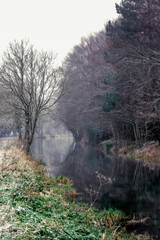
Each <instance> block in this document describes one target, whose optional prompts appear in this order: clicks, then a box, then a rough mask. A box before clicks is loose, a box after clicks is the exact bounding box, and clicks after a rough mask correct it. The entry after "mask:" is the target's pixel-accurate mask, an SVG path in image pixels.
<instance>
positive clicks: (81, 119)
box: [0, 0, 160, 152]
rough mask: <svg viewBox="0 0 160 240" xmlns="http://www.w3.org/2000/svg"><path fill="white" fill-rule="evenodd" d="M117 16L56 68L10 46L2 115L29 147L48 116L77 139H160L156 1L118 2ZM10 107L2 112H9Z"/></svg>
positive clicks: (0, 70) (47, 57)
mask: <svg viewBox="0 0 160 240" xmlns="http://www.w3.org/2000/svg"><path fill="white" fill-rule="evenodd" d="M116 10H117V13H118V17H117V19H116V20H114V21H109V22H108V23H107V24H106V26H105V29H104V30H102V31H100V32H98V33H96V34H92V35H90V36H89V37H86V38H82V39H81V42H80V44H79V45H76V46H75V47H74V48H73V50H72V51H71V52H70V53H69V54H68V55H67V56H66V58H65V60H64V62H63V64H62V66H61V67H56V66H55V65H54V61H55V56H54V55H53V54H51V53H46V52H39V51H37V50H36V49H35V48H34V47H33V46H32V45H31V44H30V43H29V42H28V41H25V40H22V41H20V42H18V41H14V42H13V43H10V45H9V47H8V49H7V51H6V52H5V53H4V57H3V61H2V64H1V67H0V84H1V88H0V90H1V92H0V94H1V99H3V101H2V102H3V103H4V104H1V109H0V110H1V112H4V111H5V110H4V109H7V112H8V113H12V115H13V117H14V119H15V123H16V125H17V130H18V132H19V138H22V136H21V127H22V126H23V127H24V129H25V131H24V135H23V142H24V146H25V149H26V151H27V152H29V150H30V146H31V143H32V141H33V136H34V133H35V129H36V126H37V121H38V119H39V117H40V116H41V115H43V114H47V113H48V112H49V111H51V112H52V111H53V109H54V112H55V107H54V108H53V106H54V105H55V103H57V104H56V114H57V115H58V118H59V119H60V120H61V121H62V122H63V123H64V124H65V126H66V127H67V128H68V129H69V130H70V131H71V132H72V134H73V136H74V138H75V140H76V141H81V140H85V141H86V140H87V141H90V142H96V143H97V142H100V141H103V140H106V139H114V141H116V142H117V143H119V144H121V143H123V142H125V143H127V144H130V143H134V144H136V145H137V146H139V147H142V146H143V144H144V143H145V142H146V141H148V140H158V141H159V142H160V74H159V65H160V44H159V42H160V27H159V26H160V15H159V10H160V2H159V1H158V0H154V1H153V0H122V1H121V3H120V4H116ZM6 104H7V108H6Z"/></svg>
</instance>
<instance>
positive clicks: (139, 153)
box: [119, 141, 160, 167]
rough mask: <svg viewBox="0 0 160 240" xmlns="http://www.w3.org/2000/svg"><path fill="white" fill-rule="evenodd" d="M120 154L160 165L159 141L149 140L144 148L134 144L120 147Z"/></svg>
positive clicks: (154, 165) (152, 164)
mask: <svg viewBox="0 0 160 240" xmlns="http://www.w3.org/2000/svg"><path fill="white" fill-rule="evenodd" d="M119 155H120V156H122V157H123V158H128V159H134V160H137V161H143V162H144V163H146V164H148V165H149V166H151V167H156V166H157V167H160V145H159V142H154V141H153V142H148V143H146V144H145V145H144V147H142V148H136V147H135V146H134V145H128V146H127V145H126V146H124V147H121V148H120V149H119Z"/></svg>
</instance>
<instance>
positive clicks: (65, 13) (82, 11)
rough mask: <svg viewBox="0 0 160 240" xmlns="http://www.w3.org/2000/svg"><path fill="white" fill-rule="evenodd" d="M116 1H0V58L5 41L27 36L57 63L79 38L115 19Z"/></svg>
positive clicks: (5, 44)
mask: <svg viewBox="0 0 160 240" xmlns="http://www.w3.org/2000/svg"><path fill="white" fill-rule="evenodd" d="M115 2H117V3H118V2H120V0H0V57H1V56H2V53H3V51H4V50H5V49H6V46H7V45H8V43H9V42H11V41H13V40H15V39H16V40H21V39H24V38H26V39H29V40H30V42H31V43H33V44H34V45H35V47H36V48H38V49H39V50H41V49H43V50H47V51H54V52H56V53H57V54H58V61H59V62H60V61H61V60H62V59H63V58H64V57H65V55H66V54H67V52H69V51H70V50H71V49H72V48H73V46H74V45H75V44H78V43H79V42H80V39H81V37H83V36H88V35H89V34H90V33H94V32H97V31H99V30H101V29H103V27H104V24H105V23H106V22H107V20H109V19H113V18H116V10H115Z"/></svg>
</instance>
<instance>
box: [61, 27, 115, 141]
mask: <svg viewBox="0 0 160 240" xmlns="http://www.w3.org/2000/svg"><path fill="white" fill-rule="evenodd" d="M107 44H108V43H107V42H106V37H105V32H104V31H101V32H99V33H97V34H94V35H91V36H89V37H88V38H82V40H81V43H80V44H79V45H77V46H75V47H74V49H73V51H72V52H71V53H69V54H68V56H67V57H66V59H65V62H64V65H63V67H64V73H67V72H70V74H71V79H70V85H69V88H68V92H67V93H66V95H65V97H64V98H63V99H62V101H61V102H60V103H59V104H58V111H59V115H60V118H61V119H62V121H63V122H64V123H65V125H66V126H67V127H68V129H69V130H70V131H71V132H72V133H73V135H74V137H75V139H76V140H81V139H88V130H89V132H91V128H95V129H92V133H93V132H94V133H98V134H97V135H98V136H102V134H99V133H102V132H103V131H104V130H105V129H106V128H108V124H107V121H106V118H105V115H106V114H105V112H104V111H103V109H102V105H103V95H104V94H105V93H106V88H107V84H106V83H105V77H106V75H107V74H108V72H109V71H111V69H110V66H109V65H106V62H105V60H104V50H105V49H106V46H107ZM103 136H104V135H103Z"/></svg>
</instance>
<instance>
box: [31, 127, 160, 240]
mask: <svg viewBox="0 0 160 240" xmlns="http://www.w3.org/2000/svg"><path fill="white" fill-rule="evenodd" d="M32 153H33V154H34V155H35V156H36V157H37V158H39V159H41V160H43V161H44V162H45V163H46V169H47V171H48V172H49V173H50V174H51V175H53V176H60V175H64V176H67V177H69V178H70V179H72V180H73V182H74V185H75V187H76V189H77V192H78V198H79V199H84V200H85V201H87V202H90V203H93V202H94V201H95V205H96V206H98V207H101V208H104V207H105V208H108V207H113V208H117V209H121V210H123V211H124V212H126V214H127V215H129V216H131V217H135V219H143V218H146V217H147V222H146V223H145V224H138V225H136V226H135V228H136V229H138V231H139V232H145V231H147V232H149V233H151V234H158V235H159V238H158V239H160V170H159V168H158V167H154V168H151V167H149V166H147V165H145V164H144V163H142V162H137V161H133V160H124V159H122V158H120V157H116V156H113V155H108V156H105V155H104V153H103V152H102V151H100V150H99V149H98V148H96V147H93V146H89V145H87V144H75V143H74V140H73V137H72V135H71V134H70V133H68V132H66V131H62V132H61V134H55V136H54V135H52V136H49V135H47V136H45V137H41V138H36V139H35V141H34V144H33V145H32ZM155 239H156V238H155Z"/></svg>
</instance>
